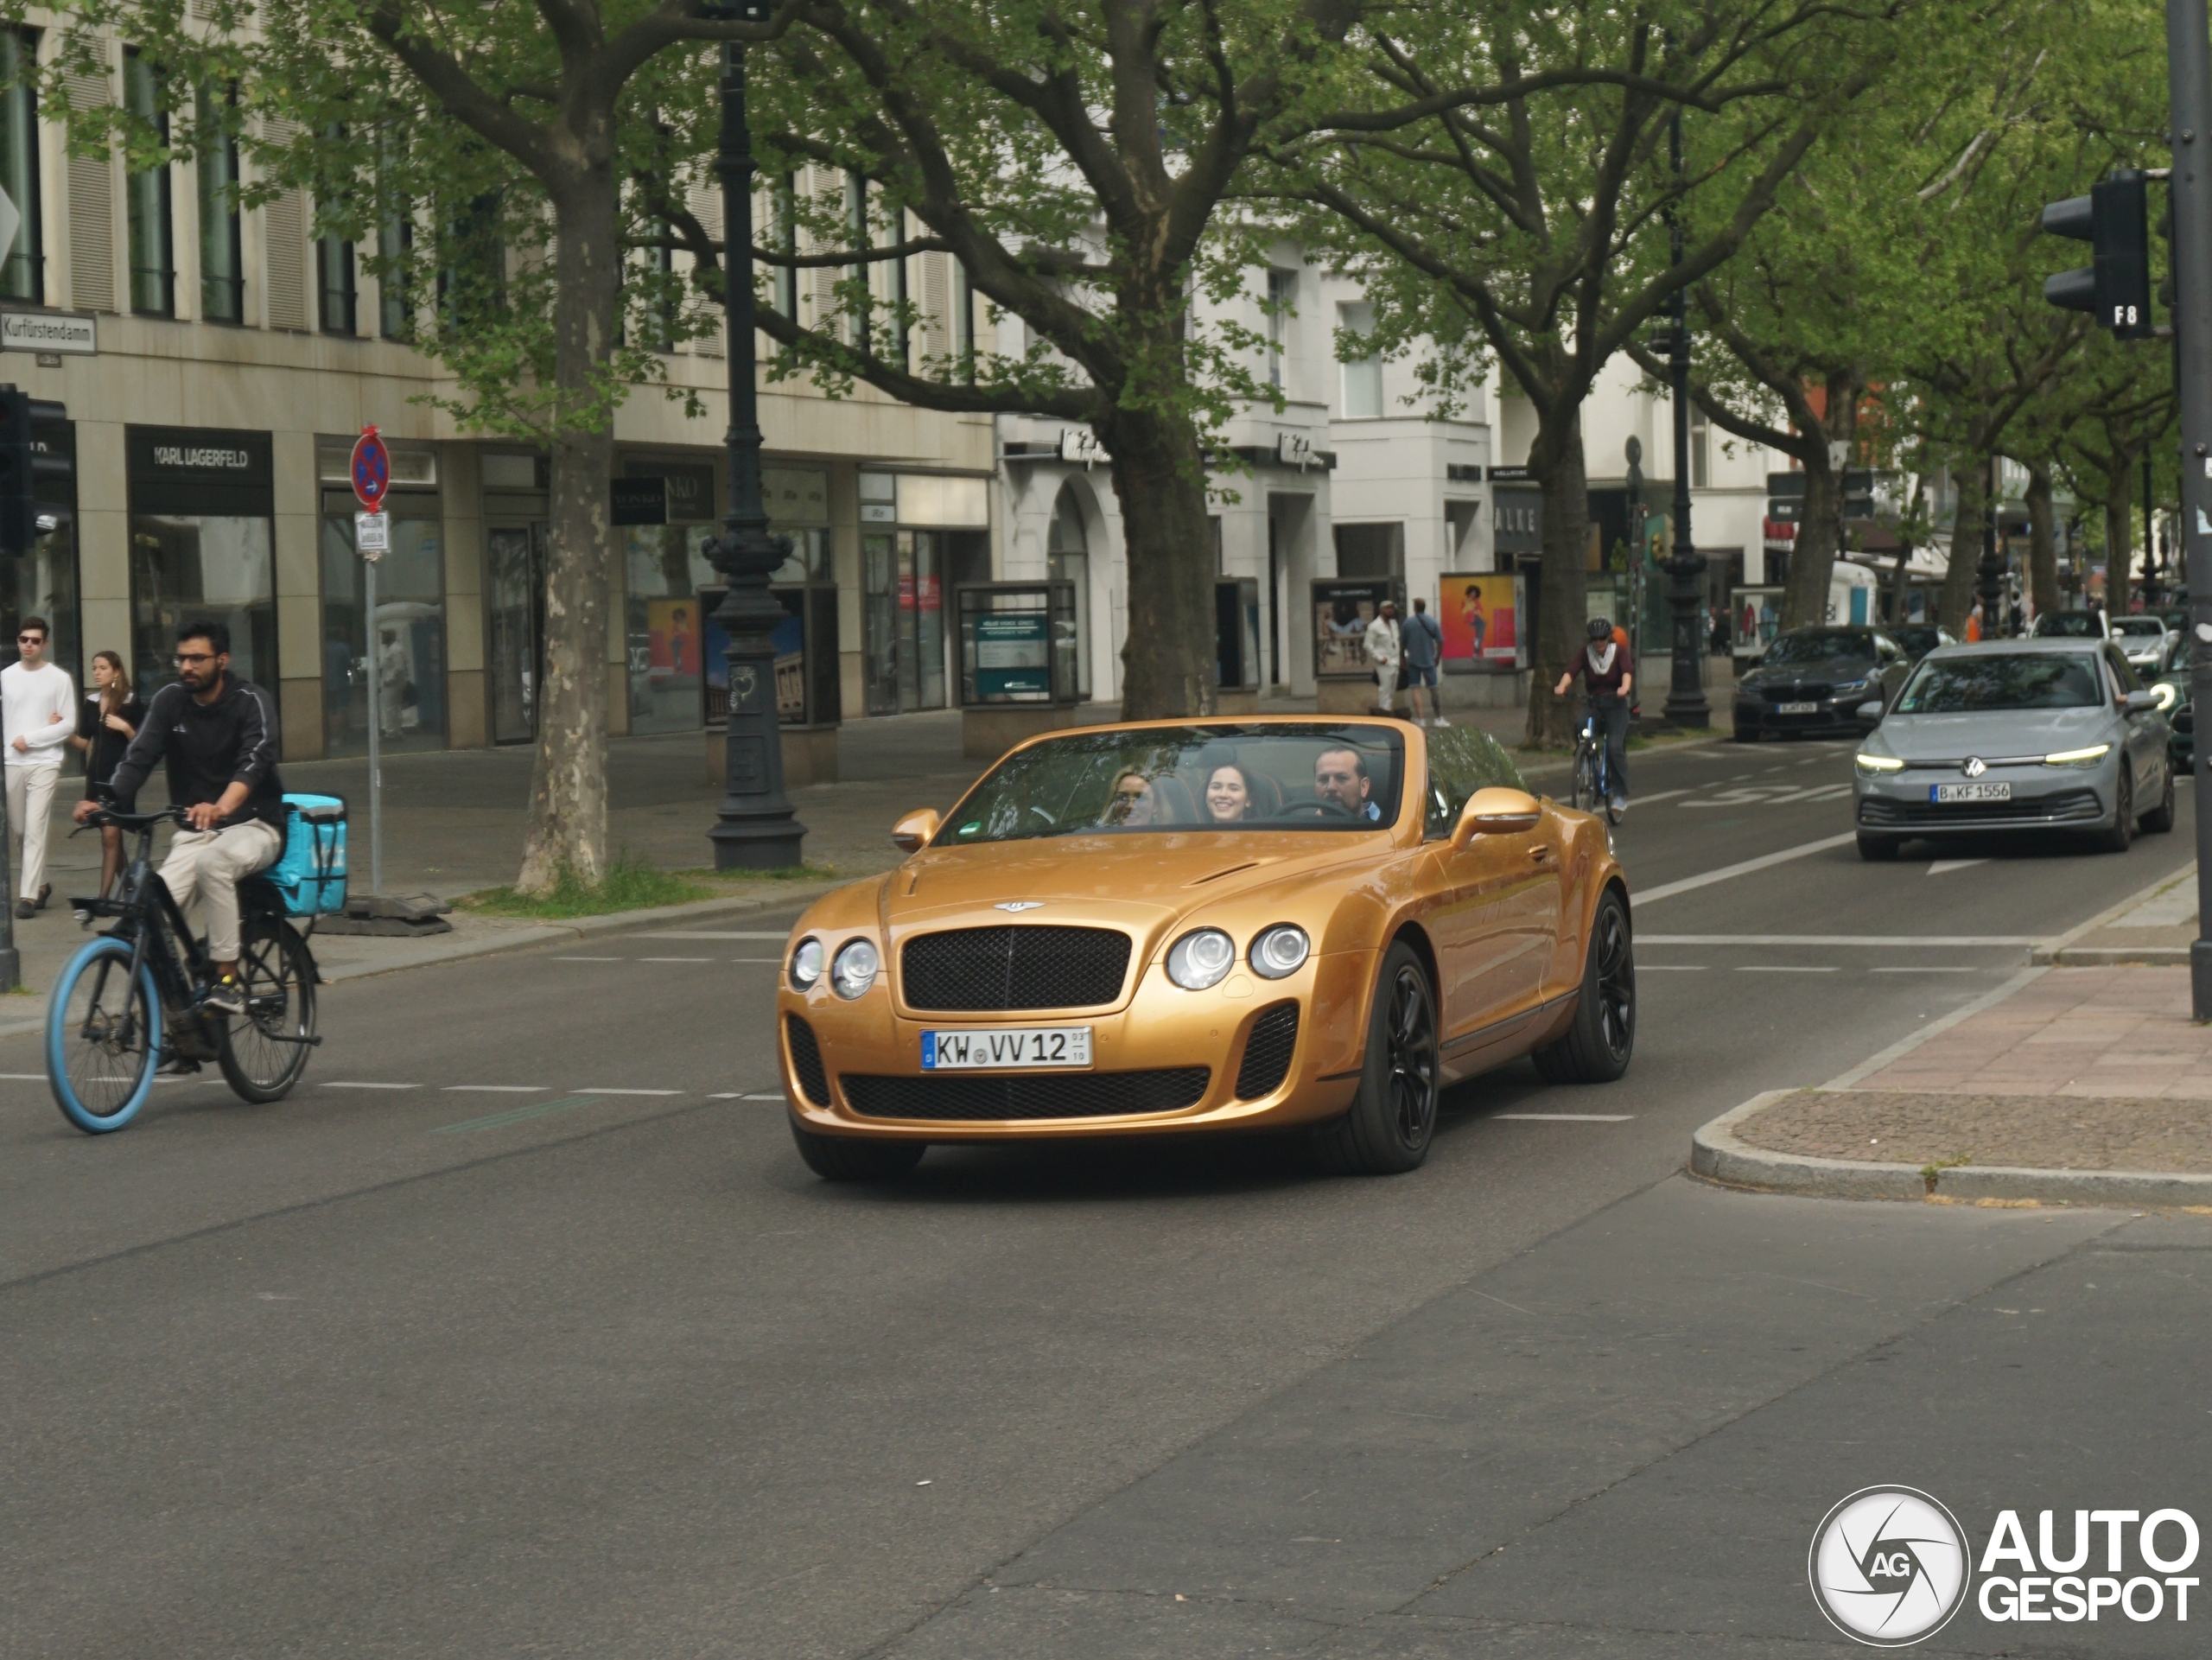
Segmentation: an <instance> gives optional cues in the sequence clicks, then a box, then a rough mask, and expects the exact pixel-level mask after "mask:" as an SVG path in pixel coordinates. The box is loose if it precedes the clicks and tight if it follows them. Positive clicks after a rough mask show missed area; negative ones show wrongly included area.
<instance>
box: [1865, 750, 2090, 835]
mask: <svg viewBox="0 0 2212 1660" xmlns="http://www.w3.org/2000/svg"><path fill="white" fill-rule="evenodd" d="M2119 779H2120V768H2119V762H2118V761H2117V760H2113V759H2110V758H2107V760H2105V761H2103V762H2102V763H2101V765H2099V766H2094V767H2090V768H2087V769H2080V768H2075V767H2070V766H2067V767H2061V766H1993V767H1992V768H1990V770H1989V771H1988V773H1986V775H1984V777H1982V778H1980V779H1974V780H1973V781H1974V782H1976V783H1989V784H2010V785H2012V799H2011V800H2009V801H1954V802H1938V801H1936V800H1933V799H1932V798H1931V796H1932V790H1933V786H1934V785H1938V784H1957V783H1960V782H1961V781H1962V780H1961V779H1960V777H1959V773H1958V769H1957V768H1956V767H1954V766H1945V767H1934V766H1927V767H1911V766H1909V767H1907V768H1906V769H1905V770H1904V772H1902V773H1890V774H1888V775H1886V776H1883V777H1878V778H1868V777H1866V776H1865V775H1864V774H1861V775H1860V776H1859V777H1858V778H1857V779H1855V780H1854V781H1853V794H1852V806H1853V819H1854V822H1855V823H1856V824H1857V825H1858V827H1859V830H1862V831H1865V832H1867V833H1869V834H1882V835H1891V836H1957V835H1974V834H1978V833H1982V832H1986V831H1989V830H2109V829H2110V828H2111V827H2112V822H2113V796H2114V793H2115V787H2116V785H2118V782H2119Z"/></svg>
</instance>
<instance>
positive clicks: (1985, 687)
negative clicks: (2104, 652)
mask: <svg viewBox="0 0 2212 1660" xmlns="http://www.w3.org/2000/svg"><path fill="white" fill-rule="evenodd" d="M2101 701H2103V700H2102V699H2101V696H2099V694H2098V690H2097V665H2096V659H2095V658H2092V657H2089V656H2088V655H2087V654H2085V653H2082V652H2017V653H2012V654H2010V655H2005V656H1994V655H1993V656H1989V657H1981V656H1975V657H1951V658H1922V659H1921V664H1920V667H1919V668H1918V669H1916V670H1915V671H1913V676H1912V678H1911V679H1910V680H1908V681H1906V682H1905V685H1904V695H1903V696H1900V697H1899V698H1898V699H1897V708H1896V710H1895V711H1894V712H1895V713H1897V714H1899V715H1957V714H1961V713H1966V712H1969V711H1980V710H1984V709H2092V708H2094V707H2095V706H2096V705H2097V704H2098V703H2101Z"/></svg>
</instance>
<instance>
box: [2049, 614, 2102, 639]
mask: <svg viewBox="0 0 2212 1660" xmlns="http://www.w3.org/2000/svg"><path fill="white" fill-rule="evenodd" d="M2036 633H2038V634H2042V635H2044V636H2046V637H2051V638H2056V639H2101V638H2102V637H2103V636H2102V634H2101V632H2100V631H2099V629H2098V627H2097V617H2096V613H2094V611H2046V612H2044V614H2043V615H2041V616H2040V617H2037V619H2036Z"/></svg>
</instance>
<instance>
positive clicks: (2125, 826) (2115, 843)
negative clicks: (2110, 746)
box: [2097, 761, 2135, 853]
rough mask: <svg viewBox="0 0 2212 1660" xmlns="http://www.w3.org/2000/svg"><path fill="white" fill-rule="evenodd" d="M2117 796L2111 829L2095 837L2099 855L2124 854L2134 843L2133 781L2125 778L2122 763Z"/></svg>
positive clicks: (2122, 764)
mask: <svg viewBox="0 0 2212 1660" xmlns="http://www.w3.org/2000/svg"><path fill="white" fill-rule="evenodd" d="M2119 796H2120V800H2119V804H2118V806H2117V808H2116V810H2115V811H2113V816H2112V828H2111V829H2110V830H2105V831H2103V832H2101V834H2100V835H2099V836H2098V837H2097V850H2098V851H2099V852H2101V853H2125V852H2126V851H2127V849H2128V848H2129V847H2130V846H2132V845H2133V843H2134V841H2135V781H2134V779H2131V778H2129V777H2128V776H2127V768H2126V762H2124V761H2123V762H2122V763H2121V766H2120V789H2119Z"/></svg>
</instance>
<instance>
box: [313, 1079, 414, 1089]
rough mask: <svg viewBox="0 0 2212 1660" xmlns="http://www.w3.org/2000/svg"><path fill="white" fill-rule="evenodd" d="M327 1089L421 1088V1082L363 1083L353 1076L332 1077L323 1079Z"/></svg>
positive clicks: (324, 1086)
mask: <svg viewBox="0 0 2212 1660" xmlns="http://www.w3.org/2000/svg"><path fill="white" fill-rule="evenodd" d="M322 1087H323V1088H324V1089H326V1090H419V1089H421V1088H422V1087H423V1086H422V1085H421V1084H363V1083H360V1082H359V1081H358V1080H356V1079H353V1078H326V1079H325V1080H324V1081H323V1085H322Z"/></svg>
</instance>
